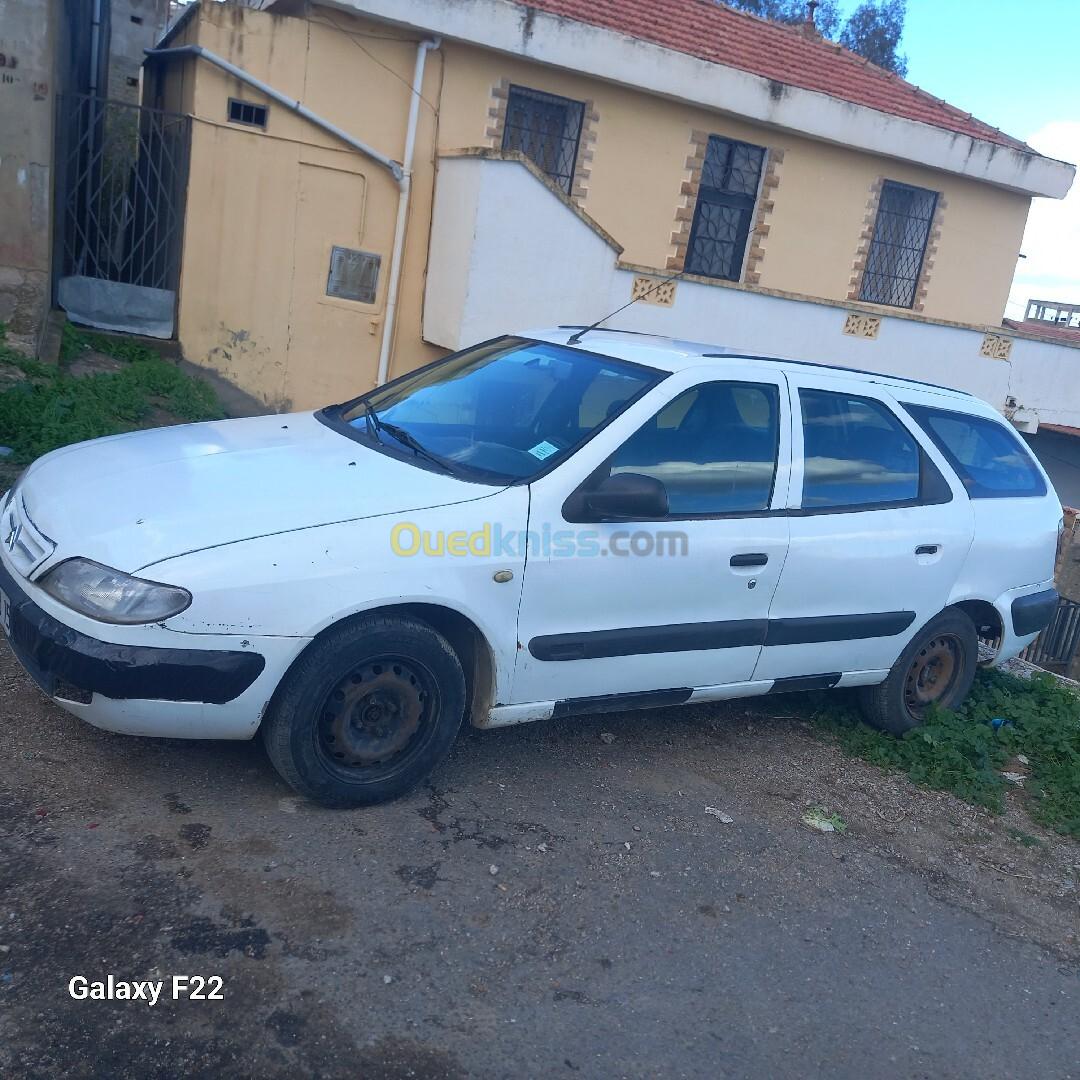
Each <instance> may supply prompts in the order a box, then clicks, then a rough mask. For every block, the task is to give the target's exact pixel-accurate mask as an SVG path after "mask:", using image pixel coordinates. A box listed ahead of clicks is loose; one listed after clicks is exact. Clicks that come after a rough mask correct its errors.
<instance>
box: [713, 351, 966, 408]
mask: <svg viewBox="0 0 1080 1080" xmlns="http://www.w3.org/2000/svg"><path fill="white" fill-rule="evenodd" d="M702 356H706V357H708V358H709V359H710V360H731V359H734V358H735V357H737V356H742V357H744V358H745V359H747V360H766V361H768V362H769V363H773V364H797V365H798V366H799V367H811V368H821V369H824V370H825V371H837V372H840V374H844V373H850V374H852V375H872V376H874V377H875V378H877V379H890V380H892V381H893V382H898V383H908V384H909V385H911V386H929V387H932V388H933V389H934V390H948V391H949V393H951V394H963V396H964V397H972V396H973V395H972V394H970V393H969V392H968V391H967V390H958V389H957V388H956V387H955V386H943V385H942V384H941V383H932V382H925V381H924V380H922V379H909V378H907V376H905V375H889V374H887V373H886V372H884V371H867V370H866V368H853V367H837V366H836V365H835V364H820V363H817V362H816V361H814V360H785V359H784V357H782V356H757V355H755V354H754V353H702Z"/></svg>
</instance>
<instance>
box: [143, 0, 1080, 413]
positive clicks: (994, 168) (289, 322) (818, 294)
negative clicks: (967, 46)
mask: <svg viewBox="0 0 1080 1080" xmlns="http://www.w3.org/2000/svg"><path fill="white" fill-rule="evenodd" d="M256 8H261V10H257V9H256ZM957 47H958V48H959V47H962V43H959V44H958V46H957ZM145 81H146V86H147V93H146V95H145V96H144V104H146V105H150V106H154V107H156V108H160V109H164V110H169V111H175V112H177V113H183V114H189V115H190V116H191V117H193V125H192V135H191V148H190V167H189V179H188V190H187V197H186V222H185V226H184V230H185V231H184V243H183V262H182V277H181V281H180V287H179V296H178V299H177V305H178V306H177V316H178V319H177V325H178V334H179V338H180V341H181V344H182V346H183V349H184V352H185V354H186V355H187V357H188V358H189V359H190V360H193V361H195V362H196V363H199V364H203V365H207V366H211V367H213V368H216V369H218V370H219V371H220V372H221V373H222V374H224V375H225V376H227V377H228V378H230V379H231V380H233V381H234V382H235V383H237V384H239V385H240V386H242V387H244V388H245V389H247V390H249V391H251V392H252V393H254V394H256V395H257V396H259V397H260V398H261V399H262V400H263V401H265V402H266V403H268V404H269V405H271V406H273V407H276V408H282V409H284V408H288V407H307V406H315V405H318V404H321V403H326V402H328V401H331V400H340V399H343V398H345V397H348V396H350V395H352V394H355V393H358V392H361V391H363V390H364V389H367V388H368V387H370V386H372V385H373V384H374V383H376V382H377V381H381V380H383V379H385V378H386V377H392V376H394V375H396V374H399V373H401V372H403V371H406V370H409V369H410V368H413V367H415V366H417V365H419V364H421V363H424V362H426V361H428V360H430V359H432V358H434V357H436V356H438V355H440V354H441V353H443V352H445V351H446V350H452V349H455V348H458V347H461V346H464V345H466V344H470V343H472V342H474V341H476V340H479V339H482V338H484V337H489V336H493V335H494V334H497V333H501V332H504V331H507V330H512V329H516V328H521V327H523V326H528V325H539V324H550V323H574V324H578V323H591V322H593V321H595V320H597V319H600V318H601V317H602V316H604V315H605V314H607V313H609V312H612V311H614V310H615V309H616V308H620V307H623V306H624V305H626V304H627V303H628V302H629V301H630V300H631V299H632V298H634V297H635V296H637V297H640V302H639V303H635V304H634V305H632V306H631V307H629V308H626V310H624V311H622V312H621V313H619V314H618V315H616V316H615V317H614V319H613V320H612V321H611V322H609V323H608V324H607V325H610V326H615V327H621V328H627V329H636V330H648V331H651V332H660V333H670V334H673V335H677V336H680V337H688V338H694V339H698V340H707V341H713V342H717V343H719V344H725V345H730V346H733V347H737V348H745V349H753V350H755V351H759V352H771V353H774V354H778V355H785V356H790V357H794V358H805V359H809V360H815V361H824V362H826V363H836V364H842V365H847V366H853V367H863V368H873V369H875V370H887V371H897V372H899V373H903V374H905V375H910V376H913V377H921V378H928V379H930V380H932V381H937V382H948V383H951V384H953V385H957V386H961V387H963V388H965V389H969V390H972V391H974V392H977V393H979V394H981V395H982V396H984V397H987V398H988V399H989V400H991V401H992V402H994V404H996V405H998V406H999V407H1000V408H1002V409H1003V411H1006V412H1007V413H1008V414H1010V415H1013V417H1014V420H1015V422H1017V423H1018V424H1019V425H1021V426H1024V425H1027V426H1031V425H1033V424H1037V422H1038V419H1039V418H1040V417H1041V418H1043V419H1045V420H1048V421H1052V422H1058V423H1066V424H1068V423H1075V424H1077V425H1078V426H1080V396H1078V397H1077V400H1076V401H1075V402H1073V401H1071V400H1069V397H1068V395H1062V393H1061V392H1060V390H1059V389H1055V386H1056V385H1057V384H1059V383H1060V382H1061V379H1062V374H1063V373H1064V372H1066V371H1068V370H1069V368H1070V365H1073V364H1075V363H1076V361H1077V360H1080V353H1078V352H1077V351H1076V350H1075V348H1072V347H1070V346H1069V345H1066V344H1061V345H1052V344H1050V343H1047V342H1045V341H1039V340H1038V339H1037V338H1036V336H1035V335H1031V334H1028V333H1027V332H1026V331H1024V330H1023V329H1006V328H1003V326H1002V314H1003V310H1004V307H1005V301H1006V298H1007V295H1008V291H1009V286H1010V282H1011V280H1012V277H1013V273H1014V270H1015V267H1016V260H1017V258H1018V255H1019V253H1020V244H1021V238H1022V236H1023V232H1024V225H1025V222H1026V220H1027V214H1028V209H1029V206H1030V204H1031V200H1032V198H1036V197H1047V198H1061V197H1063V196H1064V195H1065V194H1066V192H1067V191H1068V190H1069V187H1070V184H1071V182H1072V179H1073V173H1074V169H1073V167H1072V166H1071V165H1067V164H1064V163H1062V162H1059V161H1055V160H1052V159H1049V158H1046V157H1044V156H1041V155H1040V154H1038V153H1036V152H1035V151H1034V150H1033V149H1031V148H1030V147H1028V146H1026V145H1024V144H1023V143H1022V142H1020V141H1018V140H1017V139H1014V138H1011V137H1010V136H1008V135H1006V134H1004V133H1003V132H1001V131H998V130H997V129H995V128H993V127H991V126H989V125H988V124H985V123H982V122H980V121H979V120H977V119H975V118H974V117H972V116H971V115H969V114H968V113H966V112H964V111H963V110H962V109H959V108H956V107H954V106H952V105H950V104H948V103H946V102H944V101H941V100H939V99H937V98H935V97H933V96H932V95H930V94H927V93H926V92H924V91H922V90H920V89H919V88H918V87H916V86H913V85H911V84H910V83H908V82H905V81H904V80H903V79H901V78H899V77H897V76H896V75H893V74H891V73H889V72H886V71H884V70H882V69H880V68H877V67H875V66H874V65H872V64H870V63H868V62H867V61H865V60H864V59H862V58H861V57H859V56H856V55H855V54H853V53H850V52H848V51H846V50H844V49H843V48H841V47H840V46H838V45H836V44H833V43H832V42H829V41H827V40H824V39H823V38H821V36H820V35H819V34H818V33H817V32H816V31H815V30H814V28H813V26H812V24H811V23H808V24H807V25H805V26H802V27H798V26H786V25H779V24H776V23H772V22H767V21H764V20H762V19H758V18H755V17H753V16H750V15H746V14H744V13H741V12H737V11H735V10H733V9H731V8H728V7H726V6H724V5H722V4H718V3H715V2H713V0H665V2H664V3H662V4H658V3H655V2H653V0H532V2H531V3H528V4H524V3H517V2H514V0H321V2H316V3H300V2H295V0H259V2H258V3H256V4H254V5H252V6H249V5H246V4H241V3H235V2H233V3H214V2H207V0H203V2H202V3H199V4H193V5H192V6H191V7H190V9H189V10H188V11H186V12H185V14H184V16H183V17H182V18H181V19H180V20H179V22H177V23H176V24H175V25H174V26H173V27H172V28H171V29H170V30H169V31H168V32H167V33H166V35H165V37H164V39H163V40H162V41H161V42H160V44H159V46H158V48H157V49H156V50H155V51H154V52H153V53H152V54H151V56H150V57H149V58H148V60H147V67H146V80H145Z"/></svg>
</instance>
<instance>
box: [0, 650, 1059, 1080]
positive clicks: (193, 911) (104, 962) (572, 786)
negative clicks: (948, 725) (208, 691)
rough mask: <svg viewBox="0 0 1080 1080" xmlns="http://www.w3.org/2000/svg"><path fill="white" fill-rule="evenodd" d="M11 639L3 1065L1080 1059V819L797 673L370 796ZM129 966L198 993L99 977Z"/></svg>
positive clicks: (0, 686)
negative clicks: (81, 986) (177, 721)
mask: <svg viewBox="0 0 1080 1080" xmlns="http://www.w3.org/2000/svg"><path fill="white" fill-rule="evenodd" d="M0 650H2V653H0V761H2V762H3V775H2V777H0V1075H6V1076H20V1077H55V1076H61V1075H63V1076H109V1077H128V1076H130V1077H159V1076H160V1077H166V1076H179V1075H184V1076H188V1077H203V1076H206V1077H209V1076H234V1075H244V1076H279V1075H280V1076H285V1075H296V1074H301V1075H311V1076H325V1077H339V1076H340V1077H346V1076H348V1077H359V1078H363V1080H383V1078H386V1080H403V1078H406V1077H415V1078H437V1077H439V1078H460V1077H481V1078H488V1077H491V1078H494V1077H551V1076H567V1077H579V1076H580V1077H695V1078H696V1077H702V1078H710V1080H715V1078H719V1077H800V1078H805V1077H825V1076H828V1077H851V1078H859V1080H865V1078H867V1077H875V1078H891V1077H897V1078H899V1077H934V1078H943V1077H948V1078H953V1077H957V1078H958V1077H973V1078H974V1077H978V1078H980V1080H986V1078H991V1077H1017V1076H1039V1077H1045V1078H1052V1077H1080V845H1078V844H1076V843H1075V842H1073V841H1069V840H1065V839H1063V838H1061V837H1058V836H1055V835H1053V834H1048V833H1046V832H1044V831H1043V830H1041V829H1039V828H1038V827H1037V826H1035V825H1033V824H1032V823H1031V821H1030V819H1029V818H1028V817H1027V816H1026V815H1025V814H1024V813H1023V811H1022V809H1021V808H1020V807H1019V806H1016V805H1014V806H1012V807H1010V809H1009V812H1008V813H1006V814H1005V815H1004V816H1002V817H999V818H995V817H992V816H990V815H989V814H987V813H985V812H983V811H980V810H977V809H974V808H972V807H969V806H967V805H965V804H963V803H961V802H959V801H957V800H956V799H954V798H952V797H950V796H947V795H942V794H935V793H929V792H925V791H922V790H919V789H917V788H914V787H913V786H912V785H910V784H909V783H908V782H907V781H906V780H903V779H900V778H897V777H892V776H886V775H883V774H881V773H880V772H879V771H878V770H876V769H874V768H873V767H871V766H869V765H866V764H865V763H862V762H859V761H854V760H849V759H847V758H845V757H844V756H843V755H842V754H841V753H840V752H839V751H838V750H837V749H836V748H835V747H832V746H830V745H829V744H827V743H826V742H823V741H822V740H821V739H820V738H819V737H818V736H817V734H816V733H815V731H814V729H813V728H811V726H810V725H809V723H808V722H807V720H806V718H805V716H804V714H803V709H804V708H805V701H804V700H803V699H801V698H800V697H798V696H791V697H789V698H771V699H766V700H765V701H764V703H760V702H759V703H753V704H750V703H738V702H735V703H730V704H726V705H711V706H701V707H695V708H685V707H684V708H680V709H674V710H669V711H666V712H649V713H631V714H626V715H623V716H607V717H590V718H576V719H575V718H570V719H565V720H558V721H551V722H548V723H545V724H539V725H530V726H526V727H520V728H510V729H505V730H502V731H495V732H489V733H474V732H469V733H466V735H465V736H464V737H463V738H462V739H461V740H460V742H459V744H458V746H457V748H456V749H455V751H454V753H453V755H452V756H451V759H450V761H449V762H448V763H447V765H446V766H444V767H443V768H442V769H441V770H440V771H439V773H438V774H437V775H436V776H435V777H434V778H433V780H432V782H431V783H429V784H428V785H427V786H425V787H424V788H422V789H420V790H418V791H416V792H415V793H413V794H412V795H410V796H409V797H407V798H405V799H403V800H401V801H399V802H397V803H394V804H391V805H387V806H381V807H376V808H372V809H366V810H356V811H347V812H342V811H327V810H323V809H320V808H318V807H315V806H312V805H310V804H308V803H306V802H304V801H303V800H302V799H299V798H297V797H296V796H294V795H293V794H292V793H291V792H290V791H289V790H288V789H287V788H286V787H285V786H284V784H283V783H282V782H281V781H280V780H279V779H278V778H277V776H276V775H275V774H274V772H273V771H272V769H271V767H270V766H269V764H268V763H267V761H266V759H265V757H264V755H263V753H262V750H261V748H260V747H259V745H258V743H244V744H229V743H217V744H215V743H206V742H199V743H182V742H159V741H152V740H138V739H130V738H124V737H120V736H112V735H108V734H105V733H102V732H99V731H96V730H94V729H92V728H89V727H86V726H85V725H83V724H81V723H80V722H79V721H77V720H74V719H72V718H70V717H68V716H67V715H66V714H64V713H62V712H61V711H60V710H58V709H57V708H55V707H54V706H53V705H52V704H51V703H49V702H48V701H47V700H46V699H44V698H43V697H42V696H41V695H40V694H39V693H38V692H37V690H36V689H35V688H34V687H33V685H32V684H31V683H30V682H29V680H28V679H27V678H26V677H25V676H24V675H23V673H22V672H21V670H20V669H19V668H18V665H17V664H16V663H15V661H14V660H13V659H12V658H11V657H10V654H9V653H8V652H7V650H6V646H0ZM602 735H603V736H605V737H604V738H601V736H602ZM608 736H614V738H613V739H611V738H609V737H608ZM1010 798H1012V799H1019V798H1022V795H1020V794H1017V795H1015V796H1010ZM706 806H710V807H714V808H716V809H718V810H719V811H720V812H721V813H723V814H725V815H727V816H729V817H730V818H731V819H732V820H731V821H730V822H727V821H725V820H722V819H721V818H718V817H716V816H714V815H712V814H708V813H706V812H705V807H706ZM811 806H821V807H824V808H826V809H827V810H828V811H830V812H833V813H837V814H839V815H840V816H841V817H842V818H843V820H844V821H845V822H846V823H847V826H848V828H847V831H846V833H844V834H842V835H841V834H837V833H833V834H822V833H819V832H815V831H813V830H811V829H810V828H808V827H807V826H806V825H805V824H803V823H802V820H801V819H802V816H803V814H804V812H805V811H806V809H807V808H808V807H811ZM109 974H112V975H113V976H115V978H116V979H120V980H157V979H164V980H165V981H166V988H165V991H164V994H163V997H162V999H161V1000H160V1001H159V1002H158V1003H157V1004H156V1005H154V1006H150V1005H148V1004H147V1003H146V1002H145V1001H141V1000H137V1001H80V1000H73V999H72V997H71V996H70V995H69V992H68V985H69V980H71V979H72V977H73V976H79V975H81V976H84V977H85V978H86V979H87V980H91V981H93V980H105V979H106V977H107V976H108V975H109ZM173 975H202V976H208V975H220V976H221V977H222V979H223V980H224V991H223V993H224V1000H223V1001H220V1002H217V1001H191V1000H183V999H182V1000H175V1001H174V1000H172V999H171V998H169V997H168V994H169V987H170V986H171V984H170V983H169V980H170V979H171V977H172V976H173Z"/></svg>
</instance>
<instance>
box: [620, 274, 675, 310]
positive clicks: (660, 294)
mask: <svg viewBox="0 0 1080 1080" xmlns="http://www.w3.org/2000/svg"><path fill="white" fill-rule="evenodd" d="M676 284H677V282H674V281H665V280H664V279H663V278H655V277H646V275H644V274H638V275H636V276H635V278H634V281H633V284H632V285H631V286H630V299H631V300H640V301H641V302H642V303H644V304H659V306H660V307H674V306H675V286H676Z"/></svg>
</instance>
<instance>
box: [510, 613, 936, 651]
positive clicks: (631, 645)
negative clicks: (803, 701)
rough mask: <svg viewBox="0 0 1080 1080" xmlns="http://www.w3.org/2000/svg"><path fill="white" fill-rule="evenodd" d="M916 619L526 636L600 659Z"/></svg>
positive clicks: (544, 646) (804, 638) (796, 638)
mask: <svg viewBox="0 0 1080 1080" xmlns="http://www.w3.org/2000/svg"><path fill="white" fill-rule="evenodd" d="M914 621H915V612H914V611H880V612H875V613H872V614H868V615H821V616H814V617H812V618H807V619H733V620H731V621H729V622H707V623H675V624H672V625H668V626H626V627H620V628H618V629H615V630H586V631H582V632H581V633H580V634H547V635H545V636H543V637H534V638H533V639H532V640H531V641H530V642H529V652H530V653H532V655H533V656H535V657H536V659H537V660H598V659H601V658H604V657H609V656H644V655H646V654H648V653H667V652H693V651H695V650H698V649H737V648H739V647H740V646H744V645H807V644H811V643H813V642H818V641H856V640H858V639H859V638H872V637H893V636H895V635H896V634H901V633H903V632H904V631H905V630H906V629H907V628H908V627H909V626H910V625H911V624H912V623H913V622H914Z"/></svg>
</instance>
